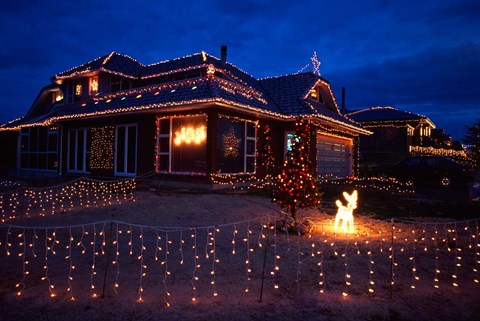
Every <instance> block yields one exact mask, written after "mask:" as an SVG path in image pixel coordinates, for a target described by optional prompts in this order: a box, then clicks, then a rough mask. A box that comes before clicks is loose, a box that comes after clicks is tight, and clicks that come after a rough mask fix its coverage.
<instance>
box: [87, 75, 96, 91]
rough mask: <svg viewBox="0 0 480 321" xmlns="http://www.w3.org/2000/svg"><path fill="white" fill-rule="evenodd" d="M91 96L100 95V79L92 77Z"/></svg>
mask: <svg viewBox="0 0 480 321" xmlns="http://www.w3.org/2000/svg"><path fill="white" fill-rule="evenodd" d="M88 93H89V94H90V95H95V94H97V93H98V77H91V78H90V84H89V91H88Z"/></svg>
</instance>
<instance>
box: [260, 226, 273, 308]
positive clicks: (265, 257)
mask: <svg viewBox="0 0 480 321" xmlns="http://www.w3.org/2000/svg"><path fill="white" fill-rule="evenodd" d="M269 235H270V231H269V230H267V242H266V243H267V244H266V245H265V250H264V251H263V267H262V283H261V285H260V299H259V300H258V302H260V303H261V302H262V297H263V280H264V279H265V265H266V261H267V250H268V236H269Z"/></svg>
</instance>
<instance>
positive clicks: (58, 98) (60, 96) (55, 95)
mask: <svg viewBox="0 0 480 321" xmlns="http://www.w3.org/2000/svg"><path fill="white" fill-rule="evenodd" d="M62 99H63V92H61V91H60V90H59V91H54V92H53V95H52V103H58V102H60V101H62Z"/></svg>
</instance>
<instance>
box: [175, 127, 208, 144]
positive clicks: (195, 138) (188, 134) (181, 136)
mask: <svg viewBox="0 0 480 321" xmlns="http://www.w3.org/2000/svg"><path fill="white" fill-rule="evenodd" d="M206 138H207V131H206V128H205V126H199V127H182V128H180V131H177V132H175V140H174V143H175V145H180V144H182V143H185V144H191V143H194V144H197V145H198V144H200V143H202V142H203V141H205V139H206Z"/></svg>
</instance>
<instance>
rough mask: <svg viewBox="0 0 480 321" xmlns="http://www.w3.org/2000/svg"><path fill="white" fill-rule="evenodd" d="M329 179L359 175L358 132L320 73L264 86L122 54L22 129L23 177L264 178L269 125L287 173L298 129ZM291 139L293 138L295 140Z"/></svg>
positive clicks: (85, 73)
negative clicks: (262, 158) (301, 126)
mask: <svg viewBox="0 0 480 321" xmlns="http://www.w3.org/2000/svg"><path fill="white" fill-rule="evenodd" d="M298 116H302V117H304V118H306V119H308V120H309V121H310V122H311V123H312V124H313V125H314V126H313V127H314V128H315V131H314V132H312V135H311V140H310V141H309V142H308V144H309V147H310V152H311V154H312V158H316V162H315V163H316V165H317V172H318V174H319V175H327V174H329V175H336V176H346V175H354V174H355V170H356V166H357V165H358V164H357V163H356V160H357V158H358V157H357V156H358V154H357V152H358V151H357V147H356V146H357V145H358V139H359V135H360V134H369V131H367V130H365V129H363V128H362V127H361V126H360V125H359V124H358V123H356V122H354V121H352V120H350V119H348V118H346V117H344V116H342V115H341V113H340V111H339V109H338V106H337V103H336V101H335V97H334V95H333V93H332V90H331V87H330V84H329V83H328V82H327V81H326V80H325V79H323V78H322V77H320V76H317V75H315V74H313V73H301V74H295V75H288V76H281V77H274V78H266V79H255V78H253V77H252V76H250V75H248V74H247V73H245V72H244V71H242V70H241V69H239V68H237V67H236V66H234V65H232V64H230V63H228V62H226V47H222V55H221V59H218V58H215V57H213V56H210V55H208V54H206V53H204V52H201V53H198V54H194V55H191V56H185V57H181V58H176V59H172V60H168V61H163V62H159V63H155V64H151V65H143V64H141V63H139V62H138V61H136V60H134V59H132V58H130V57H128V56H125V55H121V54H118V53H115V52H112V53H110V54H108V55H106V56H103V57H100V58H97V59H95V60H92V61H90V62H87V63H85V64H83V65H80V66H77V67H74V68H71V69H69V70H67V71H64V72H61V73H59V74H56V75H55V76H53V77H52V84H50V85H48V86H46V87H44V88H42V89H41V91H40V93H39V95H38V97H37V98H36V100H35V101H34V103H33V105H32V106H31V108H30V110H29V111H28V112H27V114H26V115H25V116H24V117H23V118H21V119H20V120H15V121H12V122H10V123H8V124H5V125H3V126H2V127H0V131H17V132H18V133H19V134H18V158H17V159H18V160H17V172H18V173H19V175H28V174H31V173H35V174H38V173H42V174H49V175H55V176H57V175H92V176H104V177H113V176H118V177H124V176H131V177H133V176H138V175H144V174H147V173H152V172H153V173H155V174H157V175H160V176H161V177H162V180H177V181H178V180H180V181H183V182H186V181H188V182H208V183H211V182H212V181H213V178H218V177H222V176H223V177H232V176H235V177H236V176H240V177H249V176H252V175H255V177H263V176H264V175H266V174H267V173H266V168H263V167H262V166H261V165H260V164H259V162H258V160H257V158H258V153H257V151H258V150H259V147H260V146H258V144H259V141H260V140H261V138H262V135H263V133H264V128H265V126H266V125H268V126H269V127H270V129H271V133H272V139H271V149H272V151H273V153H274V155H275V159H276V165H278V166H279V165H281V164H282V162H283V160H284V155H285V152H286V148H287V142H288V139H289V138H291V134H292V131H293V128H294V123H295V119H296V118H297V117H298ZM289 135H290V136H289Z"/></svg>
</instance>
